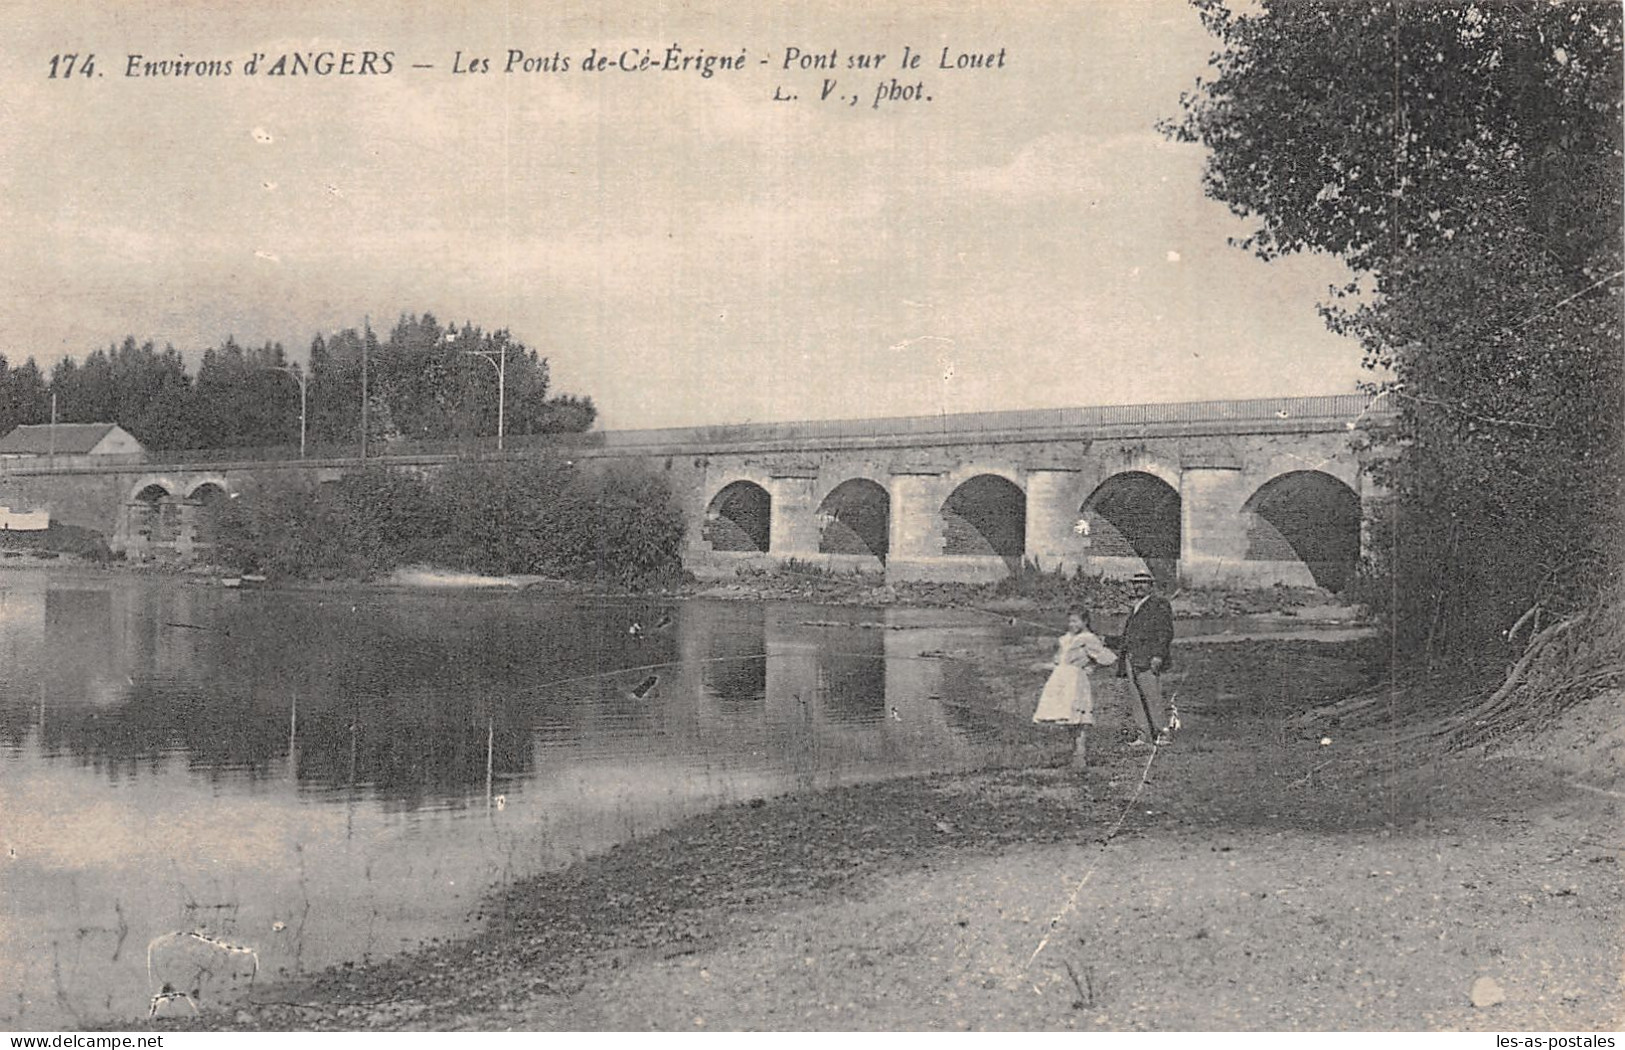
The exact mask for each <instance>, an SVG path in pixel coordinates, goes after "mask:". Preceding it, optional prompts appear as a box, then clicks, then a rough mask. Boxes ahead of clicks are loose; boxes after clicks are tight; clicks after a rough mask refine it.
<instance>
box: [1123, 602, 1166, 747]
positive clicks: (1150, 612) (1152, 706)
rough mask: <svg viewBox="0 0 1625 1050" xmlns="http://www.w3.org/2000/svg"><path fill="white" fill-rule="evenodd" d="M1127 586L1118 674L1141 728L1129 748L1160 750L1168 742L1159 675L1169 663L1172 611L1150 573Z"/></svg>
mask: <svg viewBox="0 0 1625 1050" xmlns="http://www.w3.org/2000/svg"><path fill="white" fill-rule="evenodd" d="M1129 583H1130V585H1131V586H1132V587H1133V588H1134V608H1133V609H1132V610H1131V611H1130V612H1129V614H1128V622H1127V623H1126V624H1124V625H1123V644H1122V650H1123V651H1122V654H1121V655H1122V660H1120V661H1119V662H1118V665H1117V666H1118V674H1119V676H1121V677H1124V678H1127V679H1128V702H1129V707H1130V708H1131V709H1132V710H1133V712H1134V718H1135V720H1136V721H1137V722H1139V725H1140V736H1139V738H1138V739H1136V740H1135V741H1134V743H1133V745H1132V746H1134V747H1144V746H1145V745H1147V744H1149V743H1152V742H1155V743H1156V744H1157V746H1159V747H1160V746H1162V745H1164V744H1167V743H1168V742H1169V737H1168V730H1167V729H1166V728H1165V727H1166V726H1167V725H1168V708H1167V705H1166V704H1164V702H1163V699H1162V672H1164V671H1166V670H1167V669H1168V668H1169V666H1170V664H1171V655H1170V648H1171V647H1172V645H1173V641H1174V610H1173V606H1171V605H1169V604H1168V599H1166V598H1164V597H1162V596H1161V595H1160V594H1157V593H1156V580H1155V579H1154V578H1153V577H1152V575H1151V574H1150V573H1149V572H1137V573H1135V574H1134V575H1133V576H1132V577H1131V578H1130V579H1129Z"/></svg>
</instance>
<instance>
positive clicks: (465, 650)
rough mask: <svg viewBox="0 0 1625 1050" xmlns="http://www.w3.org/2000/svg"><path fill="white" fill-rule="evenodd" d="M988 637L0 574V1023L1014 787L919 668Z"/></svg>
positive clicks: (389, 940)
mask: <svg viewBox="0 0 1625 1050" xmlns="http://www.w3.org/2000/svg"><path fill="white" fill-rule="evenodd" d="M987 622H988V621H987V620H986V619H985V618H975V617H961V616H955V615H954V614H952V613H946V612H943V611H940V610H913V611H908V610H891V611H881V610H856V609H853V610H831V609H827V608H818V607H812V606H791V605H760V604H751V603H688V604H683V605H678V606H669V607H657V606H652V605H646V604H638V603H618V604H608V603H596V604H595V603H587V602H567V603H560V602H549V601H541V600H536V599H534V598H532V597H531V596H529V595H526V594H512V593H507V594H488V593H461V594H456V595H445V594H435V595H428V594H404V593H382V592H376V591H372V592H360V591H357V592H353V593H345V592H339V591H322V592H233V591H225V590H222V589H218V588H205V587H200V586H183V585H178V584H175V583H171V582H165V581H155V580H152V579H146V578H134V577H126V578H112V579H110V578H105V577H104V578H86V579H82V580H66V579H63V578H61V577H52V578H50V579H47V578H46V577H43V576H34V575H31V574H28V573H21V572H17V573H5V574H3V575H0V812H3V813H4V814H5V815H6V819H5V825H6V826H5V828H4V829H3V833H4V835H5V839H6V842H5V845H6V847H7V848H8V850H9V851H11V852H10V854H9V856H10V860H9V868H8V872H7V874H8V895H9V897H10V901H9V902H8V909H9V911H10V913H11V916H12V919H11V921H9V922H8V923H7V924H4V925H0V984H3V985H4V986H6V987H9V988H17V989H20V990H21V992H20V993H19V995H18V996H17V997H16V998H14V999H10V998H8V999H6V1000H5V1001H3V1002H0V1020H4V1021H7V1022H10V1023H14V1024H16V1025H20V1026H25V1027H39V1026H53V1025H59V1024H67V1023H69V1022H74V1023H79V1022H81V1021H84V1020H88V1019H91V1018H95V1017H97V1016H102V1015H107V1014H110V1015H112V1016H114V1017H118V1018H126V1019H127V1018H129V1017H132V1016H138V1015H139V1014H141V1013H143V1012H144V1011H145V1009H146V1006H147V999H148V996H150V995H151V994H152V992H153V991H156V989H149V988H148V987H147V975H146V972H145V968H144V959H143V951H142V949H143V946H145V945H146V944H147V943H148V941H150V940H152V939H153V938H156V937H159V936H161V935H165V934H170V933H174V932H176V931H185V930H192V929H201V930H205V931H207V932H208V933H209V934H210V935H211V936H214V937H218V938H221V939H224V940H226V941H228V942H231V943H238V944H242V945H245V946H249V947H252V948H253V949H254V950H255V952H256V953H257V954H258V957H259V958H260V961H261V966H262V968H263V969H264V970H265V971H267V972H268V973H274V972H276V971H277V970H279V969H286V970H289V971H294V970H298V969H304V968H310V967H313V966H317V965H324V964H328V963H332V962H336V961H340V960H342V959H346V958H357V957H360V956H362V955H364V954H367V953H379V952H386V951H393V950H396V949H398V948H400V947H401V946H403V945H406V944H410V943H414V942H416V941H418V940H421V939H423V938H426V937H429V936H436V935H444V934H447V933H452V932H455V931H457V930H458V929H460V928H462V927H461V923H462V922H463V921H464V920H465V919H466V916H467V915H468V913H469V910H470V907H471V905H472V904H473V903H474V902H475V900H476V899H477V898H478V896H479V894H480V893H481V892H482V891H483V890H484V889H485V888H486V887H488V886H490V885H492V884H494V883H496V882H499V881H501V880H503V879H507V878H511V877H514V876H517V875H520V874H524V873H527V872H532V871H539V870H545V869H548V868H552V867H557V866H559V865H562V864H564V863H567V862H568V861H569V860H571V859H573V858H575V857H578V856H580V855H582V854H583V853H586V852H589V851H593V850H597V849H601V848H603V847H604V846H606V845H608V844H611V843H613V842H615V841H619V840H622V839H625V838H627V837H629V836H633V835H637V834H642V833H645V832H647V831H649V830H652V829H654V828H658V827H660V826H664V825H667V824H669V823H672V822H674V821H676V820H679V819H681V818H682V817H684V816H687V815H689V814H692V813H695V812H700V811H703V810H705V809H707V808H710V807H714V806H716V805H719V804H723V803H727V802H730V801H737V800H742V799H746V798H751V797H755V796H760V795H767V794H772V793H777V792H781V791H785V790H791V789H799V788H808V787H816V786H822V785H828V784H835V783H840V782H847V781H853V780H861V779H866V778H874V777H882V776H890V775H897V774H903V773H908V772H918V771H929V770H941V769H954V768H965V767H971V766H977V765H983V764H987V763H997V762H1002V761H1008V760H1015V761H1028V760H1031V759H1033V758H1034V757H1035V752H1034V750H1033V749H1034V746H1035V740H1036V738H1035V736H1034V734H1033V733H1032V731H1031V729H1030V727H1029V726H1028V725H1027V724H1026V720H1025V716H1026V712H1024V711H1004V710H998V709H996V708H994V707H992V706H990V705H991V702H990V701H989V699H988V694H987V690H986V689H985V688H984V687H983V686H982V684H981V682H980V680H979V678H978V676H977V672H976V664H975V662H974V661H945V660H942V659H934V658H929V657H922V656H921V654H922V653H923V652H929V651H937V650H975V649H977V648H979V647H986V646H987V645H988V644H989V643H990V642H991V641H993V640H994V639H995V637H996V635H997V633H998V631H999V630H1001V628H999V627H998V626H997V623H996V621H995V622H994V626H993V627H989V626H987ZM634 623H637V624H638V625H639V627H640V628H641V630H640V631H638V632H633V631H632V630H631V627H632V624H634ZM899 627H903V628H907V629H891V628H899ZM225 991H226V989H223V988H219V989H208V990H206V994H223V993H224V992H225Z"/></svg>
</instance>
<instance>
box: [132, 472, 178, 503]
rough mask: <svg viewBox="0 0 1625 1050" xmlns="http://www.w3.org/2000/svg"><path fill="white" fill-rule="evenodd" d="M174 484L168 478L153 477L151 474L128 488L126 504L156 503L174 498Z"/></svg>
mask: <svg viewBox="0 0 1625 1050" xmlns="http://www.w3.org/2000/svg"><path fill="white" fill-rule="evenodd" d="M177 487H178V486H176V484H175V482H174V481H173V480H171V479H169V478H162V477H155V476H153V475H151V474H149V475H147V476H146V477H144V478H142V479H141V480H140V481H137V482H136V483H135V484H134V485H132V486H130V495H129V498H128V499H126V500H125V502H126V503H157V502H158V501H160V500H166V499H174V498H175V489H176V488H177Z"/></svg>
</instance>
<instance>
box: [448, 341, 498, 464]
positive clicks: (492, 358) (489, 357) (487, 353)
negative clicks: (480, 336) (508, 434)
mask: <svg viewBox="0 0 1625 1050" xmlns="http://www.w3.org/2000/svg"><path fill="white" fill-rule="evenodd" d="M456 339H457V335H456V333H455V332H448V333H447V335H446V341H447V342H455V341H456ZM462 352H463V353H465V354H472V355H473V356H475V357H481V358H484V359H485V361H486V362H487V363H488V364H490V366H491V367H492V368H494V369H496V370H497V451H498V452H501V451H502V429H503V421H504V414H505V413H504V409H505V408H506V402H507V399H508V398H507V390H508V344H507V343H499V345H498V347H497V349H495V350H464V351H462Z"/></svg>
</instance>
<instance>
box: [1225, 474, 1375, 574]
mask: <svg viewBox="0 0 1625 1050" xmlns="http://www.w3.org/2000/svg"><path fill="white" fill-rule="evenodd" d="M1241 511H1242V514H1243V515H1244V516H1245V517H1246V522H1247V553H1246V554H1245V555H1244V556H1243V557H1244V559H1245V560H1246V561H1297V562H1302V563H1303V565H1304V566H1305V567H1306V568H1307V569H1308V571H1309V575H1310V576H1311V577H1312V578H1313V579H1314V581H1315V584H1316V586H1319V587H1324V588H1326V589H1327V590H1328V591H1334V592H1335V591H1341V590H1343V589H1344V588H1345V587H1347V586H1348V585H1349V583H1350V582H1352V581H1353V579H1354V570H1355V568H1356V566H1358V564H1359V561H1360V497H1359V495H1358V494H1357V493H1355V491H1354V490H1353V489H1352V488H1350V487H1349V486H1348V484H1347V483H1346V482H1344V481H1343V480H1341V479H1339V478H1336V477H1333V476H1332V475H1331V474H1328V473H1326V472H1325V471H1320V470H1294V471H1289V472H1287V473H1285V474H1280V475H1277V476H1276V477H1273V478H1271V479H1270V480H1269V481H1266V482H1265V483H1264V484H1262V485H1260V486H1259V487H1258V489H1257V490H1256V491H1255V492H1254V493H1253V494H1252V495H1251V496H1249V497H1248V498H1247V502H1246V503H1244V504H1242V508H1241Z"/></svg>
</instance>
